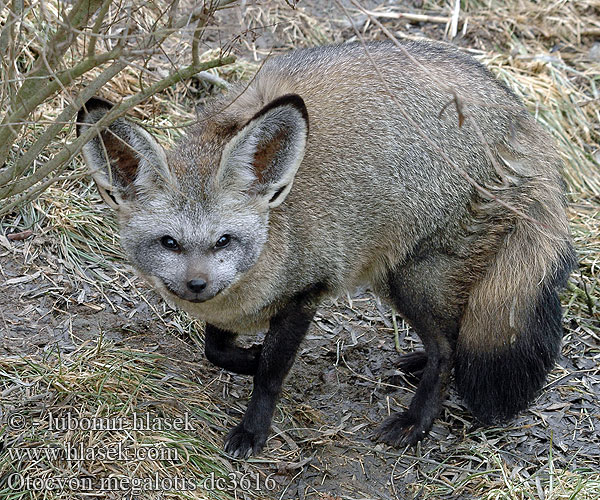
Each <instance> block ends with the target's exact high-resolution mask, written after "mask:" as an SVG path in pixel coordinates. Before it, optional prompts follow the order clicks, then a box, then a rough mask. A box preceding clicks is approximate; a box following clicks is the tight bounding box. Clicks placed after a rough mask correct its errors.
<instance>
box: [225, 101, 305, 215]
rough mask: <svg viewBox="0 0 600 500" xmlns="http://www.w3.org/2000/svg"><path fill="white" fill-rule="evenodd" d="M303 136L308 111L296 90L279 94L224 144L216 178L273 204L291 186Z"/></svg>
mask: <svg viewBox="0 0 600 500" xmlns="http://www.w3.org/2000/svg"><path fill="white" fill-rule="evenodd" d="M307 137H308V112H307V111H306V106H305V104H304V101H303V100H302V98H301V97H300V96H298V95H296V94H287V95H284V96H282V97H279V98H277V99H275V100H274V101H272V102H271V103H269V104H267V105H266V106H265V107H264V108H263V109H261V110H260V111H259V112H258V113H256V115H254V116H253V117H252V119H251V120H250V121H249V122H248V123H247V124H246V125H245V126H244V127H243V128H242V129H241V130H240V131H239V132H238V133H237V134H236V136H235V137H234V138H233V139H231V140H230V141H229V143H228V144H227V145H226V146H225V148H224V149H223V154H222V156H221V164H220V165H219V170H218V172H217V181H218V182H219V183H222V184H225V185H228V186H233V187H237V188H240V189H242V190H244V191H247V192H250V193H251V194H253V195H255V196H257V197H258V199H259V201H260V202H261V203H264V205H265V206H266V207H268V208H274V207H276V206H277V205H279V204H280V203H281V202H282V201H283V200H284V199H285V197H286V196H287V194H288V193H289V191H290V189H291V188H292V182H293V181H294V176H295V175H296V171H297V170H298V167H299V166H300V162H301V161H302V158H303V157H304V149H305V146H306V140H307Z"/></svg>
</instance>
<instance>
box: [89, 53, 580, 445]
mask: <svg viewBox="0 0 600 500" xmlns="http://www.w3.org/2000/svg"><path fill="white" fill-rule="evenodd" d="M111 106H112V105H111V103H109V102H108V101H105V100H103V99H100V98H93V99H91V100H90V101H88V102H87V104H86V105H85V106H84V108H83V109H82V110H81V111H80V113H79V115H78V118H77V121H78V126H77V129H78V133H79V134H82V133H84V132H85V131H86V130H87V129H88V128H89V127H90V126H93V125H94V124H95V123H96V122H97V121H98V120H99V119H101V118H102V117H103V116H104V115H105V114H106V113H107V112H108V111H109V110H110V108H111ZM96 128H98V133H97V135H96V136H95V137H94V138H93V139H92V140H90V141H89V142H88V143H87V144H86V145H85V146H84V148H83V156H84V158H85V160H86V162H87V164H88V166H89V168H90V169H91V173H92V176H93V178H94V180H95V181H96V184H97V186H98V189H99V190H100V193H101V194H102V196H103V198H104V200H105V201H106V203H108V205H110V206H111V207H113V208H114V209H115V210H116V212H117V214H118V218H119V222H120V228H121V242H122V245H123V247H124V249H125V251H126V253H127V255H128V257H129V259H130V261H131V263H132V264H133V266H134V268H135V269H136V270H137V272H139V273H140V274H141V275H142V276H144V277H145V278H146V279H147V280H148V281H149V282H150V283H151V284H152V286H153V287H155V289H156V290H157V291H158V292H160V294H161V295H162V296H163V297H164V298H165V299H167V300H168V301H169V302H171V303H174V304H175V305H176V306H177V307H179V308H181V309H183V310H185V311H187V312H188V313H190V314H191V315H192V316H194V317H196V318H199V319H201V320H204V321H206V332H205V333H206V335H205V339H206V344H205V349H206V356H207V358H208V359H209V360H210V361H211V362H212V363H214V364H215V365H217V366H219V367H222V368H224V369H226V370H230V371H232V372H235V373H240V374H245V375H253V376H254V388H253V392H252V397H251V399H250V402H249V404H248V408H247V410H246V413H245V414H244V416H243V418H242V420H241V422H240V423H239V424H238V425H237V426H236V427H234V428H233V429H232V430H231V431H230V432H229V434H228V436H227V438H226V441H225V450H226V451H227V452H229V453H231V454H233V455H234V456H244V457H246V456H249V455H250V454H251V453H258V452H259V451H260V450H261V449H262V448H263V446H264V445H265V442H266V440H267V437H268V433H269V429H270V424H271V417H272V414H273V411H274V409H275V405H276V402H277V399H278V396H279V394H280V392H281V388H282V383H283V380H284V378H285V377H286V374H287V373H288V371H289V370H290V368H291V366H292V364H293V362H294V358H295V356H296V353H297V351H298V348H299V346H300V344H301V342H302V340H303V338H304V336H305V334H306V332H307V330H308V328H309V326H310V324H311V321H312V318H313V316H314V314H315V311H316V309H317V307H318V306H319V303H320V302H321V301H322V300H323V299H325V298H327V297H335V296H337V295H339V294H342V293H346V292H347V291H353V290H356V289H357V287H363V286H366V287H369V288H370V289H371V290H372V291H373V292H374V293H375V294H376V295H377V296H378V297H380V298H381V299H383V300H385V301H387V302H388V303H389V304H390V305H391V306H393V308H394V309H395V310H396V311H397V312H398V313H399V314H400V315H401V316H402V317H403V318H405V319H406V321H407V322H408V323H409V324H410V325H411V326H412V327H413V328H414V330H415V331H416V333H417V334H418V335H419V337H420V339H421V340H422V342H423V345H424V351H417V352H416V353H412V354H409V355H406V356H405V357H404V358H401V359H400V361H399V364H400V367H401V368H402V369H404V370H405V371H407V372H413V373H415V374H417V376H418V377H420V381H419V384H418V387H417V389H416V392H415V395H414V397H413V398H412V401H411V403H410V406H409V407H408V409H407V410H405V411H403V412H399V413H396V414H393V415H391V416H390V417H388V418H387V419H386V420H385V421H384V422H383V424H382V425H381V426H380V427H379V428H378V430H377V436H378V438H379V439H381V440H382V441H384V442H386V443H389V444H391V445H393V446H404V445H410V444H414V443H416V442H417V441H419V440H421V439H422V438H423V437H424V436H425V435H426V434H427V432H428V431H429V430H430V429H431V426H432V423H433V421H434V419H435V418H436V416H437V415H438V414H439V412H440V408H441V405H442V403H443V401H444V398H445V393H446V388H447V385H448V382H449V379H450V374H451V371H452V370H453V369H454V374H455V383H456V387H457V390H458V393H459V395H460V396H461V397H462V400H463V401H464V403H465V405H466V406H467V407H468V408H469V409H470V411H471V412H472V414H473V415H474V417H475V418H476V419H477V420H478V421H479V422H481V423H483V424H488V423H494V422H502V421H506V420H507V419H510V418H511V417H513V416H514V415H515V414H517V413H518V412H520V411H521V410H523V409H525V408H526V407H527V405H528V404H529V403H531V401H532V399H533V398H534V397H535V396H536V394H537V393H538V391H539V390H540V389H541V388H542V386H543V384H544V382H545V379H546V376H547V374H548V372H549V371H550V370H551V368H552V367H553V364H554V362H555V360H556V358H557V356H558V354H559V350H560V345H561V340H562V335H563V330H562V321H561V306H560V302H559V299H558V295H557V291H558V290H559V289H560V288H561V287H563V286H564V285H565V283H566V280H567V278H568V275H569V273H570V271H571V269H572V268H573V266H574V264H575V257H574V252H573V249H572V246H571V243H570V236H569V228H568V225H567V218H566V215H565V199H564V196H563V189H564V185H563V184H564V183H563V181H562V179H561V173H560V171H561V160H560V159H559V155H558V153H557V152H556V150H555V148H554V147H553V140H552V138H551V137H550V136H549V134H548V133H546V132H545V131H544V130H543V129H542V128H541V127H540V126H539V125H538V124H537V123H536V121H535V120H534V119H533V118H532V117H531V116H530V115H529V113H528V112H527V110H526V109H525V107H524V106H523V104H522V103H521V102H520V100H519V99H518V98H517V97H516V96H515V94H514V93H513V92H512V91H511V90H509V89H508V88H507V86H506V85H504V84H503V83H501V82H499V81H498V80H496V79H495V78H494V77H493V76H492V74H491V73H490V72H489V71H488V70H487V69H486V68H484V67H483V66H482V65H481V64H479V63H478V62H476V61H475V60H474V59H472V58H471V57H470V56H468V55H465V54H463V53H462V52H460V51H459V50H458V49H456V48H453V47H451V46H449V45H444V44H437V43H426V42H408V43H402V44H399V45H398V44H394V43H391V42H374V43H368V44H366V45H362V44H359V43H354V44H345V45H339V46H332V47H319V48H311V49H304V50H298V51H294V52H291V53H289V54H287V55H284V56H281V57H273V58H270V59H268V60H267V62H266V63H265V64H264V65H263V66H262V68H261V69H260V71H259V72H258V74H257V75H256V77H255V78H254V79H252V80H251V81H250V82H249V83H248V82H243V83H240V84H238V85H236V86H233V87H232V88H231V89H230V90H229V91H228V92H227V94H226V95H223V96H220V97H217V98H214V99H213V101H212V102H210V103H209V104H207V105H205V106H204V107H202V108H201V109H199V111H198V120H197V123H196V124H195V125H194V126H192V127H190V129H189V133H188V134H187V137H186V138H185V139H183V140H182V141H180V143H179V144H178V146H177V147H176V148H175V149H174V150H173V151H170V152H166V151H164V150H163V149H162V147H161V146H159V144H158V143H157V142H156V140H155V139H153V138H152V136H151V135H150V134H149V133H148V132H147V131H146V130H145V129H144V128H142V127H140V126H139V125H136V124H134V123H133V122H130V121H128V120H127V119H125V118H120V119H118V120H116V121H115V122H114V123H112V125H110V126H108V127H107V128H106V127H104V128H101V127H96ZM261 331H266V332H267V333H266V336H265V339H264V342H263V343H262V345H254V346H252V347H249V348H244V347H241V346H240V345H237V344H236V336H237V335H238V334H255V333H257V332H261Z"/></svg>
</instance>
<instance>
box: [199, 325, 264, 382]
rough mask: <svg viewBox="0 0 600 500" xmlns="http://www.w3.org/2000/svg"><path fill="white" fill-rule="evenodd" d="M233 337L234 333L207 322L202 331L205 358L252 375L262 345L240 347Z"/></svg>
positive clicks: (232, 369) (241, 373)
mask: <svg viewBox="0 0 600 500" xmlns="http://www.w3.org/2000/svg"><path fill="white" fill-rule="evenodd" d="M235 337H236V335H235V334H234V333H231V332H228V331H226V330H221V329H220V328H217V327H215V326H212V325H208V324H207V325H206V330H205V332H204V352H205V354H206V358H207V359H208V360H209V361H210V362H211V363H212V364H213V365H216V366H218V367H219V368H225V370H229V371H230V372H233V373H239V374H240V375H254V374H255V373H256V369H257V368H258V360H259V359H260V353H261V350H262V345H260V344H254V345H253V346H252V347H247V348H244V347H240V346H238V345H236V344H235Z"/></svg>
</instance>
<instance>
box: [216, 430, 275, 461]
mask: <svg viewBox="0 0 600 500" xmlns="http://www.w3.org/2000/svg"><path fill="white" fill-rule="evenodd" d="M266 442H267V433H257V432H250V431H248V430H246V429H244V424H243V423H241V424H238V425H236V426H235V427H234V428H233V429H231V431H229V434H227V437H226V438H225V452H226V453H229V454H230V455H231V456H232V457H233V458H248V457H249V456H250V455H252V454H254V455H258V453H260V451H261V450H262V449H263V448H264V446H265V443H266Z"/></svg>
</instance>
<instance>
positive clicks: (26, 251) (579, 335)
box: [0, 2, 600, 500]
mask: <svg viewBox="0 0 600 500" xmlns="http://www.w3.org/2000/svg"><path fill="white" fill-rule="evenodd" d="M419 3H421V2H406V6H407V8H411V7H414V5H416V4H419ZM309 5H312V8H313V13H317V14H321V10H319V9H323V10H322V15H324V16H326V15H330V12H331V10H330V9H328V8H327V9H326V8H321V7H319V6H318V4H317V3H316V2H315V3H313V4H310V3H309ZM373 5H375V4H373ZM345 29H346V30H347V29H349V28H348V27H346V28H345ZM414 31H415V33H417V32H418V34H425V33H426V34H428V35H430V36H432V37H433V38H438V39H441V38H442V36H443V27H439V26H433V27H432V26H431V25H427V24H424V25H419V26H416V27H415V28H414ZM340 33H342V31H341V32H340ZM347 33H348V32H347ZM472 41H473V40H472V39H471V40H469V39H461V40H459V41H458V42H457V43H458V44H459V45H469V43H470V42H472ZM263 43H264V44H265V46H266V45H272V46H277V43H278V42H277V38H276V35H271V38H268V37H266V36H265V39H264V41H263ZM281 45H282V46H283V45H285V44H283V43H281ZM94 206H95V207H96V208H97V207H99V206H100V205H99V204H95V205H94ZM101 210H106V211H105V212H104V213H106V214H108V210H107V209H101ZM52 238H53V230H52V227H49V228H46V229H42V230H40V232H34V234H33V235H32V236H31V237H29V238H26V239H25V240H23V241H9V240H7V239H6V238H4V237H1V238H0V290H1V292H0V357H2V358H4V359H15V360H17V359H23V358H32V359H33V358H35V359H49V358H56V357H57V356H58V357H60V356H65V357H68V356H70V355H71V354H72V353H75V352H77V351H78V350H80V349H81V348H82V346H85V345H86V343H94V342H97V341H98V339H99V338H101V339H103V342H107V343H108V344H110V345H112V346H117V347H118V348H119V349H121V350H125V351H127V350H128V349H131V350H132V351H133V350H135V351H136V352H137V351H146V352H149V353H153V355H156V356H157V360H156V369H157V370H158V371H160V372H161V373H165V374H167V375H168V376H169V377H171V376H180V377H185V378H186V379H188V380H191V381H193V382H194V383H197V384H198V387H199V388H200V387H201V388H202V394H203V397H204V398H205V399H206V401H207V405H209V407H210V411H211V412H213V414H212V415H213V417H214V418H213V419H212V420H211V421H210V422H209V424H208V426H209V429H210V431H211V432H212V433H214V436H216V437H217V438H215V440H216V443H217V444H218V445H219V446H220V443H219V441H218V438H219V436H224V435H225V433H226V430H227V429H228V428H230V427H231V426H232V425H233V424H234V423H236V422H237V421H238V420H239V418H240V417H241V415H242V413H243V411H244V409H245V406H246V404H247V401H248V398H249V395H250V391H251V380H250V379H249V377H244V376H238V375H233V374H230V373H227V372H225V371H222V370H219V369H217V368H215V367H213V366H212V365H211V364H210V363H208V361H207V360H206V359H205V357H204V353H203V349H202V342H201V340H198V338H197V337H196V335H193V336H191V337H190V336H189V335H188V330H186V329H185V328H181V327H179V325H180V324H181V320H180V316H178V314H179V313H177V312H175V311H173V310H171V309H170V308H169V307H168V306H167V305H165V304H164V303H163V302H162V301H161V299H160V298H158V297H157V296H156V295H155V294H154V293H153V292H152V291H151V290H149V289H148V288H147V286H146V285H145V284H144V283H142V282H141V281H140V280H139V279H137V278H135V277H134V276H133V273H132V272H131V271H130V270H129V269H128V268H127V266H126V264H125V263H124V262H120V261H117V262H116V263H115V264H114V270H111V269H110V268H108V269H106V268H103V271H102V272H103V273H104V275H105V277H106V285H103V286H94V285H93V284H91V283H92V281H93V280H92V279H90V277H89V276H80V275H78V274H77V272H76V271H75V269H74V268H73V266H71V265H70V264H69V263H68V262H64V261H62V260H61V257H60V256H59V255H58V254H57V253H56V252H55V251H54V248H55V247H56V245H55V242H53V241H52ZM111 265H112V264H111ZM574 279H577V278H576V273H575V278H574ZM124 290H126V291H127V293H123V291H124ZM566 301H567V294H565V296H564V302H566ZM565 305H567V304H565ZM597 320H598V318H597V317H596V318H595V317H593V316H589V317H581V316H580V315H573V314H569V313H567V315H566V316H565V318H564V321H563V324H564V327H565V342H564V348H563V354H562V356H561V357H560V359H559V362H558V365H557V367H556V368H555V369H554V370H553V372H552V374H551V376H550V379H549V381H548V384H547V386H546V388H545V390H544V391H543V393H542V394H541V395H540V396H539V397H538V398H537V400H536V401H535V403H534V404H533V405H532V406H531V408H530V409H529V410H527V411H526V412H524V413H523V414H522V415H520V416H518V417H517V418H516V419H514V420H513V421H512V422H511V423H510V424H509V425H507V426H505V427H501V428H479V427H477V426H475V425H474V422H473V419H472V417H471V416H470V414H469V413H468V412H467V411H466V410H465V409H464V407H463V406H462V404H461V402H460V400H459V399H458V398H457V396H456V394H455V392H454V390H453V389H452V388H451V389H450V394H449V397H448V400H447V401H446V403H445V404H444V410H443V412H442V414H441V415H440V417H439V418H438V419H437V421H436V423H435V425H434V427H433V430H432V432H431V434H430V435H429V436H428V437H427V438H426V439H425V440H424V441H423V442H422V443H420V444H419V445H418V446H417V447H416V448H414V449H406V450H394V449H391V448H389V447H387V446H384V445H382V444H379V443H377V442H376V441H375V440H374V439H373V436H372V433H373V431H374V430H375V428H376V426H377V425H378V424H379V423H380V422H381V421H382V420H383V419H384V418H385V417H386V416H387V415H388V414H389V413H390V412H393V411H398V410H400V409H402V408H405V407H406V406H407V404H408V403H409V401H410V398H411V397H412V395H413V393H414V389H415V385H414V381H412V380H410V379H407V378H406V377H405V376H404V375H403V374H402V373H401V372H399V371H398V370H397V369H396V368H395V366H396V362H397V360H398V359H399V356H400V354H401V352H411V351H413V350H414V349H418V348H419V341H418V338H417V337H416V335H415V334H414V332H412V331H411V330H410V329H408V327H406V326H405V325H404V324H403V323H402V321H401V320H400V319H398V322H397V330H398V337H399V344H400V349H401V352H398V350H397V349H396V346H395V340H394V330H395V328H394V321H393V313H392V311H391V310H390V309H389V308H388V307H387V306H386V305H384V304H381V303H379V301H378V300H377V299H376V298H374V297H373V296H372V295H371V294H370V293H369V292H368V291H365V292H364V293H362V294H360V295H358V296H356V297H352V298H346V297H342V298H339V299H338V300H337V301H335V303H332V302H330V303H327V304H324V305H323V307H321V308H320V310H319V313H318V316H317V318H316V320H315V321H314V323H313V325H312V326H311V329H310V332H309V334H308V336H307V338H306V340H305V342H304V344H303V346H302V348H301V352H300V354H299V356H298V359H297V361H296V364H295V366H294V368H293V369H292V372H291V374H290V376H289V377H288V379H287V382H286V384H285V391H284V394H283V397H282V400H281V401H280V403H279V406H278V410H277V411H276V414H275V417H274V422H273V435H272V437H271V439H270V440H269V442H268V446H267V449H266V451H265V452H264V453H263V454H262V455H261V456H259V457H256V458H253V459H251V460H250V461H249V462H248V463H246V462H243V461H236V460H233V459H231V458H229V457H226V456H224V455H222V456H220V460H221V462H223V463H226V464H227V467H230V468H231V469H232V470H236V471H250V472H252V473H254V472H257V473H259V474H261V475H262V476H261V477H266V476H268V475H270V474H271V475H272V477H273V478H274V480H275V487H274V488H273V489H272V490H271V489H269V490H267V489H264V488H263V489H260V490H259V491H254V492H252V494H250V493H248V492H247V491H244V490H243V489H240V488H237V489H236V488H230V489H229V491H228V494H229V495H231V497H236V498H256V497H259V498H273V499H275V498H281V499H305V498H306V499H313V498H314V499H327V500H334V499H337V498H344V499H404V498H445V499H469V498H473V499H475V498H482V497H483V495H484V494H485V495H489V496H486V498H532V497H528V496H524V495H525V493H523V492H529V491H533V492H535V493H536V495H537V498H545V494H547V492H548V484H549V483H552V481H556V483H557V484H565V485H568V486H565V488H566V491H568V492H569V493H570V494H574V495H575V496H572V497H571V498H578V497H577V491H578V490H577V484H578V481H580V478H581V477H582V476H580V474H585V477H586V478H589V477H591V478H592V479H594V478H595V480H597V481H598V484H600V465H599V464H600V413H599V412H600V410H599V408H600V368H599V365H600V363H599V361H600V338H598V336H597V334H596V331H597V328H598V325H597ZM186 324H187V323H186ZM190 328H191V329H192V330H195V331H200V330H201V325H199V324H197V325H195V324H193V323H192V326H191V327H190ZM253 340H254V339H249V340H248V341H249V342H251V341H253ZM6 373H8V371H7V372H5V374H6ZM5 384H6V385H5V390H4V392H2V388H0V398H1V399H0V412H2V408H3V405H4V408H5V409H4V412H5V413H6V412H7V411H9V410H11V409H12V410H14V409H15V408H17V409H18V408H19V405H21V404H23V401H22V400H19V398H21V397H22V394H23V393H22V392H20V390H19V391H14V392H13V391H12V390H9V389H10V387H11V385H10V383H9V382H5ZM30 396H31V397H33V396H35V394H30ZM174 397H175V398H176V397H177V395H174ZM0 451H2V448H1V446H0ZM214 453H215V454H217V455H218V454H219V452H218V451H214ZM2 491H4V490H2ZM599 491H600V489H599ZM544 492H546V493H544ZM573 492H574V493H573ZM213 493H214V492H210V491H207V492H206V495H207V497H209V498H210V497H212V494H213ZM214 494H215V498H217V497H218V495H216V493H214ZM568 497H569V495H567V496H565V497H564V498H568ZM0 498H7V499H8V498H12V497H9V496H8V495H7V496H5V497H3V496H2V493H0ZM14 498H17V497H14ZM65 498H66V497H65ZM74 498H75V497H74ZM140 498H145V497H144V496H142V497H140ZM177 498H179V497H177ZM182 498H184V497H182ZM193 498H196V497H193ZM199 498H201V497H199ZM218 498H221V497H218ZM551 498H563V497H562V496H555V497H551ZM582 498H583V497H582ZM585 498H588V497H587V496H586V497H585ZM589 498H592V497H589Z"/></svg>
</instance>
